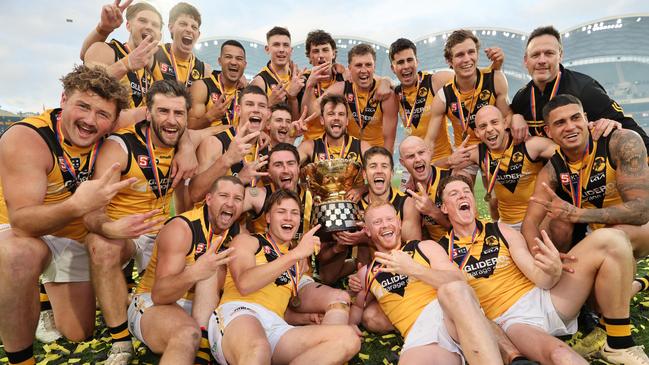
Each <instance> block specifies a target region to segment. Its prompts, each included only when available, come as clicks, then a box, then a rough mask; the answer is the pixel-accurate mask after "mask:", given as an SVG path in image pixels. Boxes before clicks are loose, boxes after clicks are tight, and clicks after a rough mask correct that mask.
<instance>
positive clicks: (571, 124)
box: [545, 104, 589, 151]
mask: <svg viewBox="0 0 649 365" xmlns="http://www.w3.org/2000/svg"><path fill="white" fill-rule="evenodd" d="M545 132H546V133H547V134H548V137H550V138H552V140H553V141H554V143H556V144H558V145H559V146H560V147H561V148H562V149H564V150H575V151H583V150H584V149H585V148H586V144H587V143H588V137H589V132H588V119H586V114H585V113H584V110H583V109H582V108H581V107H580V106H579V105H577V104H568V105H564V106H560V107H558V108H556V109H554V110H552V111H551V112H550V113H549V114H548V120H547V121H546V126H545Z"/></svg>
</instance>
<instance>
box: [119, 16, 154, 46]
mask: <svg viewBox="0 0 649 365" xmlns="http://www.w3.org/2000/svg"><path fill="white" fill-rule="evenodd" d="M126 30H128V32H129V33H130V40H131V41H132V42H133V45H134V46H135V47H137V46H139V45H140V43H141V42H142V41H143V40H144V38H146V37H147V36H151V37H153V39H155V41H156V42H157V41H159V40H160V39H161V38H162V32H161V31H162V19H160V17H159V16H158V14H156V13H155V12H154V11H151V10H142V11H140V12H138V13H137V14H135V15H134V16H133V18H131V19H129V20H127V21H126Z"/></svg>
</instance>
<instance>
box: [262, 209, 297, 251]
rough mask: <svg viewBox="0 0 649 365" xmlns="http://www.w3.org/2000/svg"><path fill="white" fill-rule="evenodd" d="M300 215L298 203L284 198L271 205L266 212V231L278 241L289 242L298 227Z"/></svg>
mask: <svg viewBox="0 0 649 365" xmlns="http://www.w3.org/2000/svg"><path fill="white" fill-rule="evenodd" d="M301 215H302V213H301V212H300V205H299V204H298V202H296V201H295V200H294V199H291V198H284V199H282V200H280V201H278V202H276V203H275V204H273V205H272V206H271V207H270V209H269V210H268V212H266V223H268V231H269V232H270V234H271V236H273V238H275V239H277V240H278V241H280V242H289V241H291V240H292V239H293V237H295V233H296V232H297V230H298V228H299V227H300V217H301ZM278 243H279V242H278Z"/></svg>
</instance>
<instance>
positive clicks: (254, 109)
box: [236, 93, 270, 133]
mask: <svg viewBox="0 0 649 365" xmlns="http://www.w3.org/2000/svg"><path fill="white" fill-rule="evenodd" d="M236 107H237V113H238V114H239V128H241V127H242V126H243V125H244V124H248V133H252V132H256V131H260V130H261V128H262V127H263V124H264V122H265V121H266V120H267V119H268V117H269V113H270V110H269V109H268V98H267V97H266V95H265V94H264V95H262V94H252V93H248V94H245V95H243V96H242V97H241V100H240V101H239V104H237V106H236Z"/></svg>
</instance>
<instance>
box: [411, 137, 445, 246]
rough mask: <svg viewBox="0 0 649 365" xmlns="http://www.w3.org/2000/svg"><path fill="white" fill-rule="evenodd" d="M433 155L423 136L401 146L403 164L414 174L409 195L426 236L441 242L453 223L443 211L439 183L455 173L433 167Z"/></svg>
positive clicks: (412, 138)
mask: <svg viewBox="0 0 649 365" xmlns="http://www.w3.org/2000/svg"><path fill="white" fill-rule="evenodd" d="M431 156H432V151H431V149H430V147H428V146H427V145H426V143H425V142H424V140H423V139H421V138H420V137H416V136H409V137H406V138H405V139H404V140H403V141H402V142H401V144H400V145H399V162H401V166H403V167H404V168H405V169H406V170H407V171H408V173H409V174H410V181H409V182H408V184H406V185H407V186H408V189H407V190H406V192H407V193H408V194H410V197H411V198H412V200H413V202H414V205H415V208H416V209H417V210H418V211H419V213H420V214H421V220H422V225H423V228H424V229H423V230H422V236H424V237H427V238H428V239H432V240H438V239H440V238H441V237H442V236H443V235H444V234H445V233H446V230H447V229H448V227H449V223H448V219H446V216H445V215H444V214H443V213H442V211H441V210H440V209H439V206H440V205H441V204H442V202H441V201H440V200H439V198H438V193H437V192H438V189H439V182H440V181H441V180H442V179H443V178H445V177H446V176H449V175H451V170H447V169H443V168H440V167H437V166H435V165H433V164H432V163H431V162H430V161H431Z"/></svg>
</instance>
